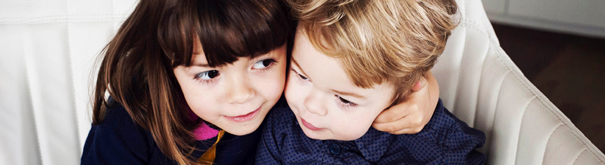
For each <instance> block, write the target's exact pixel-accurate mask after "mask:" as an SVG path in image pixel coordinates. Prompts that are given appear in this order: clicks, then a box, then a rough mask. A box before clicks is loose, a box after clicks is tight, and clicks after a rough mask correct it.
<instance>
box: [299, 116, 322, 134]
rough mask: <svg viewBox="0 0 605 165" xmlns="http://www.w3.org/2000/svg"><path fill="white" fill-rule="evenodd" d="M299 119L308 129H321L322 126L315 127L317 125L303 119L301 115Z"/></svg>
mask: <svg viewBox="0 0 605 165" xmlns="http://www.w3.org/2000/svg"><path fill="white" fill-rule="evenodd" d="M300 121H301V123H302V124H303V125H305V127H307V128H309V129H310V130H313V131H319V130H322V129H323V128H317V127H315V126H313V124H311V123H309V122H307V121H305V119H303V118H302V117H301V118H300Z"/></svg>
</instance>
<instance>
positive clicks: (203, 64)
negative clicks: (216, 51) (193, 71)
mask: <svg viewBox="0 0 605 165" xmlns="http://www.w3.org/2000/svg"><path fill="white" fill-rule="evenodd" d="M191 66H199V67H210V65H208V64H205V63H194V64H193V65H191Z"/></svg>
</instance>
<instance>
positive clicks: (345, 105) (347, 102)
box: [334, 95, 357, 108]
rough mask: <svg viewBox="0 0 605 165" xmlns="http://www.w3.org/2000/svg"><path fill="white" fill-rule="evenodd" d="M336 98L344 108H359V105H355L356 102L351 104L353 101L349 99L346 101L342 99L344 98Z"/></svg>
mask: <svg viewBox="0 0 605 165" xmlns="http://www.w3.org/2000/svg"><path fill="white" fill-rule="evenodd" d="M334 97H336V99H338V100H337V102H338V104H339V105H341V106H342V108H349V107H356V106H357V104H355V103H354V102H351V101H349V100H347V99H344V98H342V97H340V96H338V95H334Z"/></svg>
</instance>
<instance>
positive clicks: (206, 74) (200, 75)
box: [195, 70, 219, 80]
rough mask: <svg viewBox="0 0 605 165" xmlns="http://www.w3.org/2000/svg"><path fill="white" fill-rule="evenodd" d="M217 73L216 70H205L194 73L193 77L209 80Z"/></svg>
mask: <svg viewBox="0 0 605 165" xmlns="http://www.w3.org/2000/svg"><path fill="white" fill-rule="evenodd" d="M218 75H219V72H218V71H217V70H211V71H206V72H202V73H198V74H196V75H195V79H202V80H210V79H213V78H215V77H216V76H218Z"/></svg>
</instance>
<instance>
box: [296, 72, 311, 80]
mask: <svg viewBox="0 0 605 165" xmlns="http://www.w3.org/2000/svg"><path fill="white" fill-rule="evenodd" d="M298 77H300V79H302V80H309V78H307V77H305V76H304V75H302V74H300V73H298Z"/></svg>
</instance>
